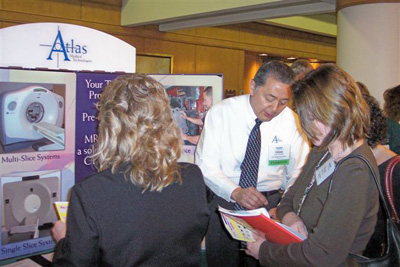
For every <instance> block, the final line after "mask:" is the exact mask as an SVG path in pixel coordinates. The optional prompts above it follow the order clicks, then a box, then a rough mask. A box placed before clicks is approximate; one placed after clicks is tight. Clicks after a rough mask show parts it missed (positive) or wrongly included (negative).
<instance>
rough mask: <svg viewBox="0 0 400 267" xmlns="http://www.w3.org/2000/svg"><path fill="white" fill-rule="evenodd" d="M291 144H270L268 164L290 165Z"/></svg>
mask: <svg viewBox="0 0 400 267" xmlns="http://www.w3.org/2000/svg"><path fill="white" fill-rule="evenodd" d="M289 158H290V145H289V144H280V145H269V146H268V165H269V166H278V165H289Z"/></svg>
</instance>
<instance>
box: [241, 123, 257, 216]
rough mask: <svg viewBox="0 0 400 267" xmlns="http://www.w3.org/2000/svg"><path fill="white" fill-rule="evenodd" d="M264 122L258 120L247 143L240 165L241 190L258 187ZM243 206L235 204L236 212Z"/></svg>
mask: <svg viewBox="0 0 400 267" xmlns="http://www.w3.org/2000/svg"><path fill="white" fill-rule="evenodd" d="M261 123H262V121H260V120H259V119H258V118H257V119H256V125H254V127H253V129H252V130H251V132H250V135H249V140H248V141H247V148H246V154H245V155H244V159H243V162H242V165H240V170H241V173H240V180H239V186H240V187H241V188H248V187H252V186H253V187H255V188H256V187H257V179H258V165H259V163H260V151H261V132H260V125H261ZM243 209H245V208H243V207H242V206H240V205H239V204H238V203H235V210H243Z"/></svg>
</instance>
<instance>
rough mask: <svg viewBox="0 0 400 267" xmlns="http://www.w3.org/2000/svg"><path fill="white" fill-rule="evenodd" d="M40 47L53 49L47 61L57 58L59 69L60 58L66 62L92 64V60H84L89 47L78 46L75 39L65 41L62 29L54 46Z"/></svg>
mask: <svg viewBox="0 0 400 267" xmlns="http://www.w3.org/2000/svg"><path fill="white" fill-rule="evenodd" d="M40 46H46V47H51V49H50V52H49V55H48V57H47V58H46V59H47V60H53V58H56V60H57V67H59V61H60V58H61V59H62V58H64V61H74V62H84V63H90V62H92V60H88V59H85V58H84V55H86V54H87V52H88V50H87V46H86V45H81V44H77V43H76V42H75V41H74V39H71V40H68V41H67V42H65V41H64V39H63V37H62V34H61V31H60V29H58V31H57V35H56V37H55V39H54V42H53V44H52V45H44V44H41V45H40Z"/></svg>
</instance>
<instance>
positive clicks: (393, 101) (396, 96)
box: [383, 85, 400, 122]
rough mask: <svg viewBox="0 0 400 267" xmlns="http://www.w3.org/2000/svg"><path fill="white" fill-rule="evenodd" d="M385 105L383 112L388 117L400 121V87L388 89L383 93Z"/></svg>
mask: <svg viewBox="0 0 400 267" xmlns="http://www.w3.org/2000/svg"><path fill="white" fill-rule="evenodd" d="M383 99H384V100H385V103H384V105H383V110H384V111H385V114H386V116H387V117H389V118H391V119H392V120H395V121H397V122H398V121H400V85H397V86H395V87H393V88H390V89H387V90H386V91H385V92H384V93H383Z"/></svg>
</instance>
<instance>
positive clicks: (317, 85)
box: [246, 64, 379, 266]
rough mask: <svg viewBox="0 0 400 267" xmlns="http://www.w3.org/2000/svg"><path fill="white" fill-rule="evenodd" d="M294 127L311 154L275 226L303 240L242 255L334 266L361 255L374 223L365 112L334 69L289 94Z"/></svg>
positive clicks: (252, 248)
mask: <svg viewBox="0 0 400 267" xmlns="http://www.w3.org/2000/svg"><path fill="white" fill-rule="evenodd" d="M292 90H293V95H294V103H295V105H296V109H297V112H298V114H299V117H300V121H301V126H302V128H303V130H304V131H305V132H306V134H307V136H308V137H309V138H310V140H312V142H313V144H314V148H313V150H312V151H311V153H310V155H309V157H308V161H307V163H306V165H305V166H304V167H303V171H302V173H301V175H300V176H299V178H298V179H297V180H296V182H295V184H294V185H293V186H292V187H291V188H290V189H289V191H288V192H287V193H286V195H285V196H284V197H283V199H282V201H281V202H280V204H279V206H278V211H277V212H278V218H280V219H281V222H282V223H283V224H286V225H288V226H290V227H292V228H293V229H295V230H296V231H298V232H299V233H301V234H303V235H305V236H306V237H307V238H306V239H305V240H304V241H303V242H301V243H293V244H290V245H280V244H275V243H271V242H268V241H267V240H265V238H264V237H262V236H259V237H256V241H255V242H253V243H248V245H247V248H248V249H247V251H246V253H248V254H250V255H252V256H254V257H256V258H258V259H259V260H260V263H261V265H270V266H283V265H285V266H286V265H287V266H340V265H343V264H344V263H345V261H346V258H347V257H348V255H349V253H354V254H358V253H361V252H362V251H363V250H364V249H365V247H366V245H367V243H368V241H369V239H370V237H371V235H372V234H373V232H374V227H375V224H376V220H377V212H378V205H379V201H378V192H377V188H376V185H375V183H374V178H373V175H372V173H371V172H370V170H369V168H368V166H367V165H366V164H365V163H364V162H363V161H361V160H360V159H357V158H348V156H349V155H362V156H364V157H365V158H367V159H368V160H369V161H370V162H371V164H372V166H373V167H374V171H375V172H376V173H378V169H377V166H376V162H375V159H374V156H373V154H372V152H371V150H370V148H369V147H368V145H367V143H366V142H365V141H364V139H365V134H366V133H367V131H368V129H369V122H370V120H369V109H368V106H367V104H366V102H365V101H364V99H363V97H362V95H361V92H360V90H359V88H358V86H357V85H356V83H355V81H354V80H353V79H352V78H351V77H350V76H349V75H348V74H347V73H345V72H344V71H343V70H342V69H340V68H339V67H338V66H336V65H334V64H326V65H323V66H321V67H319V68H318V69H316V70H314V71H311V72H310V73H309V74H308V75H307V76H306V77H305V78H304V79H303V80H301V81H299V82H297V83H296V84H295V85H294V86H293V88H292Z"/></svg>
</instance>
